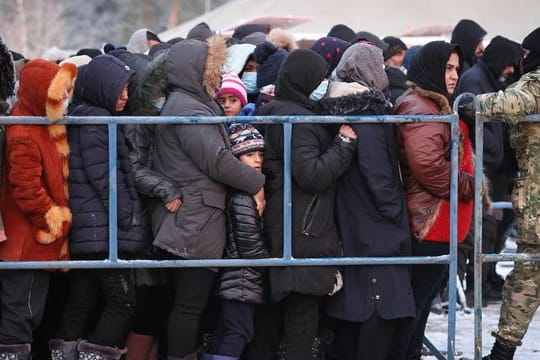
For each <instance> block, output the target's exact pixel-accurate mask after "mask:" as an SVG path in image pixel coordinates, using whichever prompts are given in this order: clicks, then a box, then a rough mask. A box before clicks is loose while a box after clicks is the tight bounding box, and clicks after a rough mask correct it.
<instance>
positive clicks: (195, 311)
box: [167, 268, 216, 357]
mask: <svg viewBox="0 0 540 360" xmlns="http://www.w3.org/2000/svg"><path fill="white" fill-rule="evenodd" d="M215 277H216V273H215V272H213V271H211V270H208V269H200V268H199V269H189V268H186V269H182V268H178V269H171V279H172V283H173V288H174V300H173V307H172V311H171V313H170V315H169V326H168V342H167V343H168V349H167V351H168V356H174V357H184V356H186V355H188V354H190V353H193V352H195V351H196V348H197V345H198V339H199V328H200V322H201V315H202V313H203V310H204V308H205V306H206V303H207V301H208V296H209V294H210V290H211V289H212V285H213V283H214V279H215Z"/></svg>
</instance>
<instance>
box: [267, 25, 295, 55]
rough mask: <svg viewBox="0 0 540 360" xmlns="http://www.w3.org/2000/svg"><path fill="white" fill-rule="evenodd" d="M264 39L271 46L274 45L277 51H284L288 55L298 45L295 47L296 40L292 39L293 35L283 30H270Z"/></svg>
mask: <svg viewBox="0 0 540 360" xmlns="http://www.w3.org/2000/svg"><path fill="white" fill-rule="evenodd" d="M266 39H267V41H270V42H271V43H272V44H274V45H275V46H276V47H277V48H278V49H281V50H284V51H286V52H289V53H290V52H293V51H294V50H296V49H297V48H298V45H296V40H295V39H294V35H293V34H292V33H290V32H288V31H286V30H283V29H279V28H276V29H272V30H271V31H270V32H269V33H268V36H267V37H266Z"/></svg>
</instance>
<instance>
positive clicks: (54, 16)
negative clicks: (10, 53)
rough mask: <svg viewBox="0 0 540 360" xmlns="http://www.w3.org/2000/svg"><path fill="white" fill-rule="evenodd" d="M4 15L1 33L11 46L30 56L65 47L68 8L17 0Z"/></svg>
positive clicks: (0, 15) (37, 0)
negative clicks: (66, 9) (64, 11)
mask: <svg viewBox="0 0 540 360" xmlns="http://www.w3.org/2000/svg"><path fill="white" fill-rule="evenodd" d="M3 10H4V11H2V12H1V13H0V32H1V33H2V34H3V35H4V37H5V41H6V43H7V44H8V46H9V47H10V48H12V49H14V50H18V51H21V52H22V53H23V54H24V55H25V56H26V57H29V58H32V57H38V56H40V55H41V54H42V53H43V51H44V50H45V49H46V48H48V47H52V46H57V47H63V46H64V44H65V34H66V27H65V23H64V21H63V17H62V16H63V10H64V6H63V5H62V4H61V3H60V2H58V1H56V0H51V1H42V0H17V1H16V2H15V3H14V4H12V5H11V6H8V7H6V8H5V9H3Z"/></svg>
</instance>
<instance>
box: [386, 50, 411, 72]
mask: <svg viewBox="0 0 540 360" xmlns="http://www.w3.org/2000/svg"><path fill="white" fill-rule="evenodd" d="M406 53H407V50H401V51H400V52H398V53H397V54H396V55H394V56H392V57H391V58H389V59H388V60H386V62H385V65H386V66H390V67H395V68H399V67H400V66H401V65H403V58H405V54H406Z"/></svg>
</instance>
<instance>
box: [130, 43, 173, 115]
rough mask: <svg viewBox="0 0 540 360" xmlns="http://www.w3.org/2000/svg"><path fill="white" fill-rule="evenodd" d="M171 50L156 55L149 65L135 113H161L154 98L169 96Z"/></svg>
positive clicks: (142, 82)
mask: <svg viewBox="0 0 540 360" xmlns="http://www.w3.org/2000/svg"><path fill="white" fill-rule="evenodd" d="M168 57H169V52H168V51H164V52H163V53H161V54H159V55H158V56H156V58H155V59H154V60H152V62H151V63H150V65H149V66H148V70H147V71H146V74H145V76H144V78H143V79H142V81H141V87H140V89H139V94H138V97H139V98H138V99H137V100H138V101H137V103H136V105H135V109H134V115H151V116H157V115H159V109H156V108H155V107H154V104H153V100H154V99H157V98H159V97H161V96H165V97H167V96H168V92H169V89H168V87H167V58H168Z"/></svg>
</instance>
